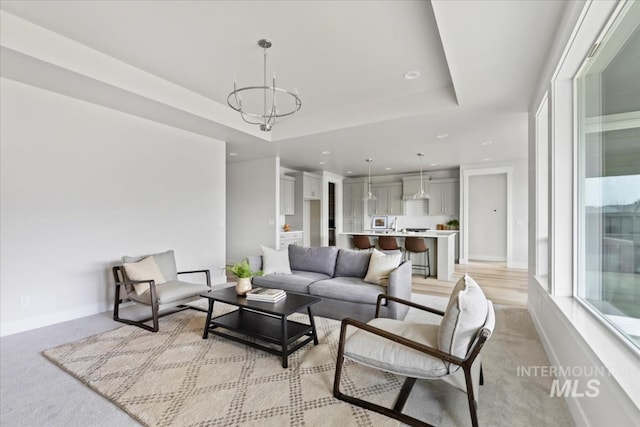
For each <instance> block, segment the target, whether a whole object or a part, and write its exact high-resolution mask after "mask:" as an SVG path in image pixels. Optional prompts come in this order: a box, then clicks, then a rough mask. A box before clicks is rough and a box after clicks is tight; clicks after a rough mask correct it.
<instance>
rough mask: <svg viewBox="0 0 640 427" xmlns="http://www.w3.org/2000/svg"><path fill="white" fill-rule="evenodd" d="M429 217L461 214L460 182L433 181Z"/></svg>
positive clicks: (430, 190)
mask: <svg viewBox="0 0 640 427" xmlns="http://www.w3.org/2000/svg"><path fill="white" fill-rule="evenodd" d="M429 193H430V194H431V198H430V199H429V215H453V216H457V215H458V214H459V213H460V182H459V181H457V180H432V181H431V182H430V184H429Z"/></svg>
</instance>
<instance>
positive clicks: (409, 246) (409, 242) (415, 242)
mask: <svg viewBox="0 0 640 427" xmlns="http://www.w3.org/2000/svg"><path fill="white" fill-rule="evenodd" d="M404 250H405V253H406V254H407V260H409V259H410V257H409V255H410V254H411V253H412V252H413V253H417V254H419V253H422V254H424V256H425V257H426V260H425V263H424V264H413V268H419V269H423V270H424V278H425V279H426V278H427V277H429V276H431V260H430V259H429V248H428V247H427V244H426V242H425V241H424V238H423V237H407V238H405V239H404ZM427 270H428V271H429V274H427Z"/></svg>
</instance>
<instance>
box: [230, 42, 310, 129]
mask: <svg viewBox="0 0 640 427" xmlns="http://www.w3.org/2000/svg"><path fill="white" fill-rule="evenodd" d="M258 46H260V47H261V48H262V50H263V55H264V69H263V76H264V78H263V81H262V86H246V87H241V88H239V87H237V86H236V81H235V78H234V81H233V91H232V92H231V93H230V94H229V96H227V104H229V107H231V108H233V109H234V110H236V111H237V112H239V113H240V116H241V117H242V120H244V121H245V122H247V123H250V124H252V125H260V130H261V131H265V132H269V131H271V129H272V128H273V125H274V124H275V122H276V119H277V118H280V117H285V116H290V115H292V114H294V113H296V112H297V111H298V110H300V107H302V101H301V100H300V97H299V96H298V91H297V90H296V92H295V93H293V92H289V91H288V90H285V89H280V88H279V87H277V86H276V76H275V74H274V75H273V80H272V84H271V86H267V49H269V48H270V47H271V41H270V40H267V39H260V40H258ZM243 94H244V95H245V96H246V97H247V100H245V102H244V104H243V101H242V95H243ZM276 94H282V96H283V98H282V99H281V102H284V105H285V107H286V110H284V111H280V110H278V107H277V102H276ZM260 95H262V96H260ZM247 104H249V105H247ZM252 109H253V110H252ZM260 110H262V112H260Z"/></svg>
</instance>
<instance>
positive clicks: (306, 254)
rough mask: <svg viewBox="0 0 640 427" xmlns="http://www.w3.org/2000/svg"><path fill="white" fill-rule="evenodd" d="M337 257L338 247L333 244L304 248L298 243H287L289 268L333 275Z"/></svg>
mask: <svg viewBox="0 0 640 427" xmlns="http://www.w3.org/2000/svg"><path fill="white" fill-rule="evenodd" d="M337 257H338V248H337V247H335V246H320V247H314V248H306V247H303V246H298V245H289V265H290V266H291V270H301V271H313V272H315V273H322V274H326V275H327V276H331V277H333V273H334V271H335V269H336V258H337Z"/></svg>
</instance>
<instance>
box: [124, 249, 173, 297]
mask: <svg viewBox="0 0 640 427" xmlns="http://www.w3.org/2000/svg"><path fill="white" fill-rule="evenodd" d="M122 266H123V267H124V271H125V272H126V273H127V277H128V278H129V279H130V280H153V281H155V283H156V285H159V284H161V283H164V282H166V280H165V279H164V276H163V275H162V272H161V271H160V268H158V264H156V261H155V260H154V258H153V257H152V256H148V257H146V258H143V259H142V260H140V261H138V262H125V263H124V264H123V265H122ZM133 289H134V290H135V293H136V294H137V295H142V294H143V293H145V292H146V291H148V290H149V284H148V283H135V284H134V285H133Z"/></svg>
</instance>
